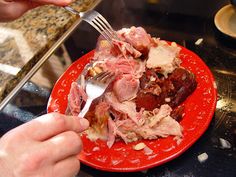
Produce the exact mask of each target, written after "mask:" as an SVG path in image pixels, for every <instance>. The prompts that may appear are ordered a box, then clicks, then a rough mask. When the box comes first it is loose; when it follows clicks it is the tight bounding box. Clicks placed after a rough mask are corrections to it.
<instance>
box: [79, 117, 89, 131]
mask: <svg viewBox="0 0 236 177" xmlns="http://www.w3.org/2000/svg"><path fill="white" fill-rule="evenodd" d="M79 122H80V126H81V128H82V129H83V130H85V129H87V128H88V127H89V121H88V120H87V119H84V118H79Z"/></svg>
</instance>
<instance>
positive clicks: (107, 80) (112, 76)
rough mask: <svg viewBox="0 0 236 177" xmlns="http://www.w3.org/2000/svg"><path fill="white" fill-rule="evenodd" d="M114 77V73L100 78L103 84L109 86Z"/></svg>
mask: <svg viewBox="0 0 236 177" xmlns="http://www.w3.org/2000/svg"><path fill="white" fill-rule="evenodd" d="M114 77H115V74H114V73H111V72H108V74H107V75H105V76H104V77H103V78H101V80H100V81H101V82H103V83H105V84H109V83H110V82H111V81H113V79H114Z"/></svg>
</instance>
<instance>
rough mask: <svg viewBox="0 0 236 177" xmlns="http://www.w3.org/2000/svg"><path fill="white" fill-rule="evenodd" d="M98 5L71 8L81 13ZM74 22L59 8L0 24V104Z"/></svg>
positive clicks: (91, 0) (87, 0)
mask: <svg viewBox="0 0 236 177" xmlns="http://www.w3.org/2000/svg"><path fill="white" fill-rule="evenodd" d="M99 2H100V1H98V0H77V1H76V2H74V3H73V4H72V6H73V7H74V8H76V9H77V10H78V11H85V10H87V9H89V8H93V7H95V6H96V5H97V4H98V3H99ZM78 21H80V20H79V18H78V17H76V16H74V15H71V14H70V13H69V12H67V11H65V10H64V9H63V8H61V7H56V6H43V7H38V8H36V9H33V10H31V11H29V12H27V13H26V14H24V15H23V16H22V17H21V18H19V19H17V20H15V21H13V22H8V23H0V101H2V100H3V99H4V98H5V97H6V96H7V95H8V94H9V93H10V92H11V90H12V89H13V88H14V87H16V85H17V84H18V83H19V81H20V80H21V79H22V78H24V76H25V75H26V74H27V73H28V72H29V71H30V69H31V68H32V67H33V66H34V65H35V64H36V63H37V62H38V61H39V60H40V59H41V58H42V57H43V56H44V55H45V54H46V52H48V51H49V50H50V49H51V48H52V46H53V45H55V43H57V42H58V41H59V40H60V39H61V36H62V35H63V34H65V33H66V32H68V30H69V29H70V28H71V27H72V26H73V25H75V23H76V22H77V23H78V24H79V22H78ZM62 42H63V41H62Z"/></svg>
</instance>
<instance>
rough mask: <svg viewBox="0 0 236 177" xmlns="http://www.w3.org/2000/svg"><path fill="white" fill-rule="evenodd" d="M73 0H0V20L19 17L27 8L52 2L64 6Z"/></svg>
mask: <svg viewBox="0 0 236 177" xmlns="http://www.w3.org/2000/svg"><path fill="white" fill-rule="evenodd" d="M72 1H73V0H0V22H1V21H2V22H4V21H11V20H15V19H17V18H19V17H20V16H21V15H23V14H24V13H25V12H26V11H27V10H30V9H33V8H35V7H38V6H40V5H46V4H54V5H57V6H65V5H68V4H70V3H71V2H72Z"/></svg>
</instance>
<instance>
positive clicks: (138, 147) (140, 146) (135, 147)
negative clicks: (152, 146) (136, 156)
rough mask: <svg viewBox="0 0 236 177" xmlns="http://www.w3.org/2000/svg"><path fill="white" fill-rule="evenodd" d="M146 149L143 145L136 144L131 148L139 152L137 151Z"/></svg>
mask: <svg viewBox="0 0 236 177" xmlns="http://www.w3.org/2000/svg"><path fill="white" fill-rule="evenodd" d="M145 147H146V144H144V143H138V144H136V145H135V146H133V149H134V150H136V151H139V150H142V149H144V148H145Z"/></svg>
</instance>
